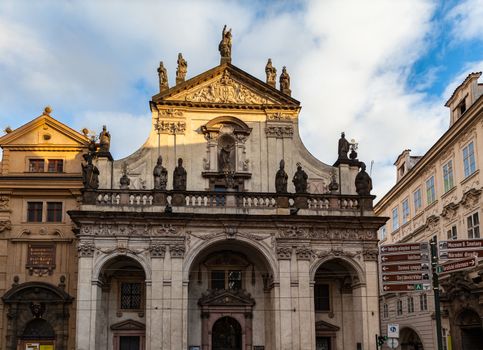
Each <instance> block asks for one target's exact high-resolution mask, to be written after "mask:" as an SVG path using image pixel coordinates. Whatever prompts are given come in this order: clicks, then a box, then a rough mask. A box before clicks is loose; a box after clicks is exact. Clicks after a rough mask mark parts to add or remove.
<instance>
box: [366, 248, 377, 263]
mask: <svg viewBox="0 0 483 350" xmlns="http://www.w3.org/2000/svg"><path fill="white" fill-rule="evenodd" d="M378 255H379V251H378V250H377V249H364V250H363V251H362V256H363V257H364V261H377V256H378Z"/></svg>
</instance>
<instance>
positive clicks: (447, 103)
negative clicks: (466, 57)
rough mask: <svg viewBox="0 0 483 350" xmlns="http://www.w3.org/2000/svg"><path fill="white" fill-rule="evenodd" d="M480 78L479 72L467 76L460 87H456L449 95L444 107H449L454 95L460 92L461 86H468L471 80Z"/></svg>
mask: <svg viewBox="0 0 483 350" xmlns="http://www.w3.org/2000/svg"><path fill="white" fill-rule="evenodd" d="M480 76H481V72H473V73H470V74H468V76H467V77H466V79H465V80H464V81H463V82H462V83H461V84H460V85H458V87H457V88H456V89H455V90H454V91H453V94H451V97H450V98H449V99H448V101H446V103H445V104H444V106H445V107H449V106H450V104H451V103H452V102H453V99H454V98H455V96H456V94H457V93H458V90H460V89H461V88H462V87H463V86H465V85H466V84H468V83H469V82H470V81H471V80H473V79H478V78H479V77H480Z"/></svg>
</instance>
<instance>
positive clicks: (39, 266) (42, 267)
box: [26, 243, 55, 276]
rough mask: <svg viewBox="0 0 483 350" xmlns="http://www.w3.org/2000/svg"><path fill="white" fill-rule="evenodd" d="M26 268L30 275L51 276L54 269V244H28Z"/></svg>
mask: <svg viewBox="0 0 483 350" xmlns="http://www.w3.org/2000/svg"><path fill="white" fill-rule="evenodd" d="M26 267H27V269H28V270H29V273H30V274H31V275H33V274H36V275H39V276H43V275H46V274H49V275H51V274H52V271H53V270H54V269H55V244H53V243H29V245H28V254H27V266H26Z"/></svg>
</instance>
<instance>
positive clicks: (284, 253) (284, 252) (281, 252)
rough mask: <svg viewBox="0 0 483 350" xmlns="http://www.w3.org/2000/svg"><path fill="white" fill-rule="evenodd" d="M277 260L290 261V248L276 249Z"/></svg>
mask: <svg viewBox="0 0 483 350" xmlns="http://www.w3.org/2000/svg"><path fill="white" fill-rule="evenodd" d="M277 259H279V260H290V259H292V248H290V247H278V248H277Z"/></svg>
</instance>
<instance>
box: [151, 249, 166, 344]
mask: <svg viewBox="0 0 483 350" xmlns="http://www.w3.org/2000/svg"><path fill="white" fill-rule="evenodd" d="M150 248H151V283H150V284H151V288H150V294H151V295H150V297H151V307H150V311H149V318H150V320H151V322H150V327H149V332H148V329H147V327H146V340H147V341H146V345H148V344H149V345H150V346H151V349H152V350H154V349H160V348H161V347H162V341H163V279H164V276H163V260H164V256H165V249H166V248H165V246H163V245H161V244H159V243H151V247H150ZM146 298H148V295H147V293H146ZM147 319H148V307H147V304H146V320H147ZM147 349H149V348H147Z"/></svg>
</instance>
